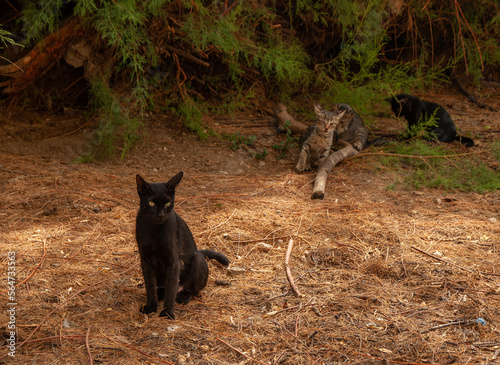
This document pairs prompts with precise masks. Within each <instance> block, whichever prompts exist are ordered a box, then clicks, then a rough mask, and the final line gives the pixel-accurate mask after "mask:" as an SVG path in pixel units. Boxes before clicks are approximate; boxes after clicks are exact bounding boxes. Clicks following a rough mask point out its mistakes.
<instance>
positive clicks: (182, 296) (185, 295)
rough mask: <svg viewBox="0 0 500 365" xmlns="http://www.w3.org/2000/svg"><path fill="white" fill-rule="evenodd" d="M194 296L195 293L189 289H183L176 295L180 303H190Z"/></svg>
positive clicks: (176, 299)
mask: <svg viewBox="0 0 500 365" xmlns="http://www.w3.org/2000/svg"><path fill="white" fill-rule="evenodd" d="M192 298H193V295H192V294H191V293H189V292H187V291H181V292H179V293H177V296H176V297H175V301H176V302H177V303H179V304H188V303H189V301H190V300H191V299H192Z"/></svg>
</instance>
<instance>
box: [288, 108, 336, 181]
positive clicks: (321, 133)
mask: <svg viewBox="0 0 500 365" xmlns="http://www.w3.org/2000/svg"><path fill="white" fill-rule="evenodd" d="M345 113H346V111H345V110H343V111H340V112H337V111H336V112H329V111H327V110H325V109H323V108H322V107H321V106H320V105H319V104H317V103H314V114H315V115H316V123H315V124H313V125H311V126H309V127H308V128H307V129H306V130H305V131H304V133H302V135H301V136H300V139H299V145H300V146H301V150H300V155H299V161H298V162H297V166H296V167H295V169H296V170H297V171H300V172H301V171H306V170H310V169H311V167H313V168H316V167H319V166H320V165H321V164H322V163H323V162H324V161H325V160H326V158H327V157H328V155H329V154H330V149H331V147H332V143H333V136H334V133H335V129H336V128H337V125H338V124H339V122H340V119H341V118H342V117H343V115H344V114H345Z"/></svg>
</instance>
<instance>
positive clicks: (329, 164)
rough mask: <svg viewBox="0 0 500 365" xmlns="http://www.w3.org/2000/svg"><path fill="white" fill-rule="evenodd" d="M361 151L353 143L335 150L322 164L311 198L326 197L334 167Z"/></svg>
mask: <svg viewBox="0 0 500 365" xmlns="http://www.w3.org/2000/svg"><path fill="white" fill-rule="evenodd" d="M358 153H359V151H358V150H357V149H355V148H354V147H353V146H352V145H350V144H348V145H346V147H344V148H342V149H341V150H338V151H335V152H334V153H332V154H331V155H330V156H328V158H327V159H326V160H325V162H323V163H322V164H321V166H320V167H319V168H318V172H317V173H316V177H315V178H314V188H313V193H312V196H311V199H323V198H324V197H325V188H326V180H327V179H328V175H330V172H332V169H333V168H334V167H335V165H337V164H338V163H339V162H342V161H344V160H345V159H346V158H348V157H351V156H355V155H357V154H358Z"/></svg>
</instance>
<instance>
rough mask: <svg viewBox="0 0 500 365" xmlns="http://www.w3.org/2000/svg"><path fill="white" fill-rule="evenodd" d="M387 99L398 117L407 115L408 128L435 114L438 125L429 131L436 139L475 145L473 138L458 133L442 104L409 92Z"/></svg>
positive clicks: (470, 145)
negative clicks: (422, 98) (421, 98)
mask: <svg viewBox="0 0 500 365" xmlns="http://www.w3.org/2000/svg"><path fill="white" fill-rule="evenodd" d="M385 100H386V101H388V102H389V103H391V109H392V111H393V112H394V114H396V116H397V117H405V119H406V120H407V121H408V128H410V127H412V126H414V125H417V124H419V123H422V122H424V121H425V120H426V119H428V118H429V117H430V116H432V115H434V116H435V119H436V121H437V122H438V126H437V127H431V128H429V130H428V131H429V132H432V133H433V134H434V135H435V137H436V139H438V140H439V141H441V142H453V141H460V142H462V143H464V144H465V146H466V147H472V146H474V141H473V140H472V139H470V138H467V137H462V136H460V135H459V134H457V129H456V127H455V124H454V123H453V120H452V119H451V117H450V115H449V114H448V112H447V111H446V110H445V109H444V108H443V107H442V106H441V105H439V104H436V103H431V102H430V101H425V100H420V99H419V98H418V97H416V96H413V95H408V94H398V95H396V96H394V97H390V98H387V99H385Z"/></svg>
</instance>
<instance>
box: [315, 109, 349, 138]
mask: <svg viewBox="0 0 500 365" xmlns="http://www.w3.org/2000/svg"><path fill="white" fill-rule="evenodd" d="M345 112H346V111H345V110H342V111H341V112H338V111H335V112H330V111H328V110H325V109H323V108H322V107H321V106H320V105H319V104H318V103H314V114H315V115H316V123H317V124H318V127H319V130H320V131H322V132H324V133H328V132H330V131H334V130H335V128H337V126H338V125H339V122H340V120H341V119H342V117H343V116H344V114H345Z"/></svg>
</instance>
